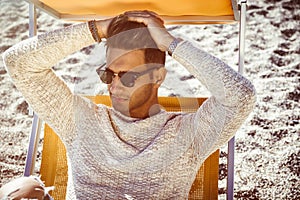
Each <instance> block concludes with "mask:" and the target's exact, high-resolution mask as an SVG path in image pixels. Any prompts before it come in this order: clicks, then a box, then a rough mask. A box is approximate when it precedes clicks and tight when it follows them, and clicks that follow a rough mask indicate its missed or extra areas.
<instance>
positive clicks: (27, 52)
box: [3, 23, 94, 140]
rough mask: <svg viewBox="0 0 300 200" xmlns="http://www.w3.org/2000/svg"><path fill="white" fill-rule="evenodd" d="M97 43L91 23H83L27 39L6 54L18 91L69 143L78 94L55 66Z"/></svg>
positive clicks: (6, 63) (6, 61)
mask: <svg viewBox="0 0 300 200" xmlns="http://www.w3.org/2000/svg"><path fill="white" fill-rule="evenodd" d="M93 43H94V40H93V37H92V35H91V33H90V31H89V28H88V25H87V23H80V24H76V25H72V26H69V27H66V28H63V29H58V30H55V31H51V32H48V33H45V34H42V35H38V36H35V37H32V38H29V39H27V40H24V41H22V42H20V43H18V44H16V45H14V46H13V47H11V48H10V49H8V50H7V51H6V52H5V53H4V54H3V59H4V63H5V65H6V68H7V71H8V73H9V75H10V76H11V78H12V79H13V82H14V84H15V85H16V87H17V89H18V90H19V91H20V92H21V93H22V94H23V96H24V97H25V99H26V100H27V101H28V103H29V104H30V106H32V108H33V109H34V111H35V112H36V113H37V114H38V116H39V117H40V118H41V119H43V120H44V121H46V122H47V123H48V124H49V125H50V126H51V127H52V128H53V129H54V130H55V131H56V132H57V133H59V134H60V135H61V136H63V137H64V139H66V138H67V140H68V139H72V137H73V136H72V135H68V134H71V133H73V132H74V131H73V130H72V129H74V125H75V124H74V119H73V118H74V115H73V114H74V113H73V112H74V111H73V101H74V95H73V93H72V92H71V91H70V89H69V88H68V87H67V85H66V84H65V83H64V82H63V81H62V80H61V79H60V78H59V77H58V76H56V75H55V73H54V71H53V70H52V66H53V65H55V64H56V63H58V62H59V61H60V60H61V59H63V58H64V57H66V56H67V55H69V54H71V53H74V52H75V51H78V50H80V49H81V48H83V47H85V46H88V45H91V44H93Z"/></svg>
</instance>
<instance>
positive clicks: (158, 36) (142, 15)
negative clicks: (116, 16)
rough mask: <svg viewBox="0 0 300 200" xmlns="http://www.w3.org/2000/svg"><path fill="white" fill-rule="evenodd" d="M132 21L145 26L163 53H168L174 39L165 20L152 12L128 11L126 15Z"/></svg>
mask: <svg viewBox="0 0 300 200" xmlns="http://www.w3.org/2000/svg"><path fill="white" fill-rule="evenodd" d="M124 14H125V15H127V16H128V19H129V20H130V21H136V22H140V23H143V24H145V25H146V26H147V27H148V29H149V32H150V34H151V36H152V38H153V40H154V41H155V43H156V45H157V46H158V48H159V49H160V50H161V51H167V50H168V47H169V46H170V44H171V42H172V41H173V40H174V37H173V36H172V35H171V34H170V33H169V32H168V31H167V29H166V28H165V26H164V21H163V19H162V18H161V17H160V16H159V15H158V14H156V13H154V12H152V11H147V10H145V11H128V12H125V13H124Z"/></svg>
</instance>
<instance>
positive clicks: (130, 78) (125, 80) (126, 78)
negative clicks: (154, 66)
mask: <svg viewBox="0 0 300 200" xmlns="http://www.w3.org/2000/svg"><path fill="white" fill-rule="evenodd" d="M119 76H120V77H121V82H122V84H123V85H124V86H126V87H133V86H134V82H135V79H136V75H135V74H131V73H130V72H127V73H124V74H123V73H122V74H120V75H119Z"/></svg>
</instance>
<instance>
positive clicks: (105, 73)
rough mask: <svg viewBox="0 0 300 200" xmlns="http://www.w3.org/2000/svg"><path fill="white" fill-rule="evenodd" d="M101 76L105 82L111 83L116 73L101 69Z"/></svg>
mask: <svg viewBox="0 0 300 200" xmlns="http://www.w3.org/2000/svg"><path fill="white" fill-rule="evenodd" d="M99 76H100V79H101V81H102V82H103V83H105V84H111V82H112V80H113V76H114V74H113V73H112V72H110V71H107V70H101V71H100V73H99Z"/></svg>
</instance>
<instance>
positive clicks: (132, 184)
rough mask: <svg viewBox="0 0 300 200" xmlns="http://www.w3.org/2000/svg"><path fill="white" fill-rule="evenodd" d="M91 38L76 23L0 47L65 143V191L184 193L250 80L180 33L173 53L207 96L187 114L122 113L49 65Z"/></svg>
mask: <svg viewBox="0 0 300 200" xmlns="http://www.w3.org/2000/svg"><path fill="white" fill-rule="evenodd" d="M93 43H94V40H93V37H92V35H91V33H90V32H89V29H88V26H87V24H86V23H82V24H77V25H73V26H70V27H67V28H64V29H60V30H55V31H52V32H49V33H46V34H43V35H40V36H36V37H34V38H31V39H28V40H25V41H23V42H21V43H19V44H17V45H15V46H13V47H12V48H10V49H9V50H7V51H6V52H5V53H4V61H5V64H6V67H7V70H8V72H9V74H10V76H11V77H12V79H13V81H14V83H15V85H16V87H17V88H18V89H19V90H20V91H21V92H22V93H23V95H24V97H25V98H26V100H27V101H28V102H29V103H30V105H31V106H32V107H33V108H34V110H35V112H36V113H37V114H38V115H39V117H40V118H42V119H43V120H45V121H46V122H47V123H48V124H49V125H50V126H51V127H52V128H53V129H54V130H55V131H56V132H57V133H58V134H59V136H60V137H61V138H62V140H63V142H64V143H65V145H66V147H67V152H68V159H69V169H70V174H69V182H68V192H67V199H72V200H73V199H130V198H134V199H187V198H188V194H189V190H190V187H191V185H192V183H193V181H194V178H195V176H196V173H197V171H198V168H199V167H200V165H201V164H202V163H203V162H204V160H205V159H206V158H207V157H208V156H209V155H210V154H211V153H212V152H214V151H215V150H216V149H218V148H219V147H220V146H222V145H223V144H224V143H225V142H227V141H228V140H229V139H230V138H231V137H232V136H233V135H234V133H235V132H236V130H237V129H238V128H239V127H240V125H241V124H242V123H243V121H244V120H245V118H246V117H247V116H248V114H249V113H250V112H251V110H252V108H253V105H254V102H255V90H254V88H253V85H252V84H251V83H250V82H249V81H248V80H247V79H245V78H244V77H243V76H241V75H240V74H238V73H236V72H235V71H234V70H233V69H231V68H230V67H229V66H227V65H226V64H225V63H223V62H222V61H220V60H219V59H217V58H215V57H213V56H211V55H209V54H207V53H205V52H204V51H202V50H200V49H199V48H197V47H196V46H195V45H194V44H192V43H190V42H188V41H184V42H181V43H180V44H179V45H178V46H177V48H176V49H175V51H174V53H173V57H174V58H175V59H176V60H177V61H179V62H180V63H181V64H182V65H183V66H185V67H186V68H187V69H188V70H189V71H190V72H191V73H192V74H193V75H194V76H195V77H196V78H198V79H199V80H200V81H201V82H202V83H203V84H204V85H205V86H206V87H207V88H208V89H209V90H210V91H211V93H212V97H210V98H209V99H208V100H206V101H205V103H204V104H203V105H202V106H201V107H200V108H199V109H198V111H197V112H196V113H193V114H187V113H168V112H165V111H161V112H160V113H158V114H156V115H155V116H152V117H149V118H146V119H135V118H130V117H126V116H124V115H122V114H120V113H119V112H117V111H115V110H113V109H111V108H108V107H106V106H104V105H95V104H94V103H92V102H90V101H89V100H87V99H85V98H83V97H81V96H78V95H74V94H72V92H71V91H70V89H69V88H68V87H67V86H66V84H65V83H64V82H63V81H62V80H61V79H60V78H59V77H57V76H56V75H55V74H54V72H53V71H52V69H51V67H52V66H53V65H54V64H56V63H57V62H59V61H60V60H61V59H62V58H63V57H65V56H67V55H69V54H71V53H73V52H75V51H78V50H80V49H81V48H83V47H85V46H88V45H91V44H93Z"/></svg>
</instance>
